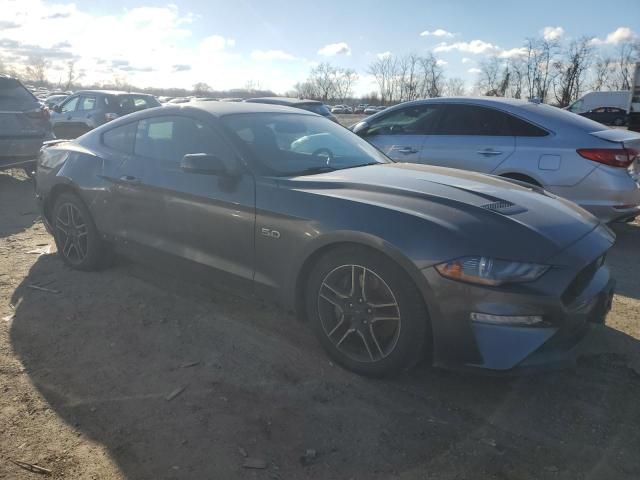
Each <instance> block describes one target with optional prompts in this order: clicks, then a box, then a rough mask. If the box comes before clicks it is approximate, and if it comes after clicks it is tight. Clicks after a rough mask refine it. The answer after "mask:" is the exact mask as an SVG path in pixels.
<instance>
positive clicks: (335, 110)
mask: <svg viewBox="0 0 640 480" xmlns="http://www.w3.org/2000/svg"><path fill="white" fill-rule="evenodd" d="M331 113H339V114H344V113H352V112H351V111H350V107H349V106H347V105H335V106H334V107H333V108H332V109H331Z"/></svg>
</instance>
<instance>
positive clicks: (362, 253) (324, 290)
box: [306, 247, 431, 376]
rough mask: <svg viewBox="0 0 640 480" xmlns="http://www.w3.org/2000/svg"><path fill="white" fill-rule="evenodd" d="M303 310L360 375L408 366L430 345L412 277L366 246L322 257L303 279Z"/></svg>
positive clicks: (326, 343)
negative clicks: (306, 279) (305, 279)
mask: <svg viewBox="0 0 640 480" xmlns="http://www.w3.org/2000/svg"><path fill="white" fill-rule="evenodd" d="M306 308H307V315H308V318H309V319H310V320H311V322H312V324H313V327H314V330H315V333H316V336H317V337H318V339H319V340H320V342H321V344H322V345H323V347H324V348H325V350H326V351H327V353H328V354H329V355H330V356H331V357H332V358H333V359H334V360H335V361H336V362H337V363H339V364H340V365H342V366H343V367H345V368H347V369H349V370H352V371H353V372H356V373H358V374H361V375H369V376H385V375H390V374H393V373H396V372H398V371H400V370H403V369H406V368H410V367H412V366H413V365H415V364H416V363H417V362H418V361H419V360H420V359H421V357H422V356H423V355H424V353H425V352H424V350H425V345H426V344H428V345H430V343H431V342H430V338H429V337H428V334H429V332H430V329H429V326H428V321H429V320H428V314H427V311H426V308H425V306H424V303H423V301H422V298H421V296H420V294H419V292H418V290H417V289H416V287H415V285H414V284H413V282H412V280H411V279H410V278H409V277H408V275H407V274H406V273H405V272H404V271H403V270H402V268H400V267H399V266H398V265H397V264H395V263H394V262H393V261H392V260H390V259H388V258H387V257H385V256H383V255H381V254H379V253H377V252H374V251H372V250H369V249H366V248H359V247H343V248H338V249H335V250H331V251H329V252H328V253H327V254H325V255H323V256H322V257H321V258H320V259H319V261H318V262H317V263H316V265H315V266H314V268H313V270H312V271H311V273H310V276H309V281H308V282H307V290H306Z"/></svg>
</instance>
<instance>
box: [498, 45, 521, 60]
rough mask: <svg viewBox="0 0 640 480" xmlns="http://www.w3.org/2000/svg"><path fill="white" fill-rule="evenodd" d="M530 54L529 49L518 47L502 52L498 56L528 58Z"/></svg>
mask: <svg viewBox="0 0 640 480" xmlns="http://www.w3.org/2000/svg"><path fill="white" fill-rule="evenodd" d="M527 53H528V51H527V49H526V48H524V47H516V48H512V49H510V50H502V51H501V52H500V53H499V54H498V56H499V57H500V58H517V57H524V56H526V55H527Z"/></svg>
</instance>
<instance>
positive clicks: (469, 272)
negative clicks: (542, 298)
mask: <svg viewBox="0 0 640 480" xmlns="http://www.w3.org/2000/svg"><path fill="white" fill-rule="evenodd" d="M548 269H549V267H548V266H547V265H538V264H535V263H522V262H510V261H508V260H497V259H495V258H490V257H462V258H457V259H455V260H450V261H448V262H444V263H440V264H439V265H436V270H437V271H438V272H439V273H440V275H442V276H443V277H447V278H451V279H453V280H460V281H462V282H470V283H479V284H481V285H494V286H495V285H502V284H504V283H520V282H531V281H533V280H535V279H537V278H539V277H540V276H541V275H542V274H543V273H544V272H546V271H547V270H548Z"/></svg>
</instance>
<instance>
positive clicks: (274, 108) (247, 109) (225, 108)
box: [162, 100, 316, 117]
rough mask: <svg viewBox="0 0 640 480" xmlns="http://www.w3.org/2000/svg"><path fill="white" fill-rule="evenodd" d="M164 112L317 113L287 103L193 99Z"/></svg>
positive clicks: (169, 107)
mask: <svg viewBox="0 0 640 480" xmlns="http://www.w3.org/2000/svg"><path fill="white" fill-rule="evenodd" d="M162 108H163V111H164V112H167V111H168V109H171V110H174V109H175V110H176V111H180V110H183V111H185V110H186V111H188V110H189V109H194V108H196V109H198V110H203V111H205V112H207V113H209V114H211V115H213V116H215V117H223V116H225V115H234V114H238V113H295V114H298V115H316V114H315V113H312V112H308V111H306V110H300V109H298V108H291V107H289V106H285V105H274V104H267V103H253V102H198V101H197V100H196V101H193V102H189V103H188V104H177V105H171V106H165V107H162Z"/></svg>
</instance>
